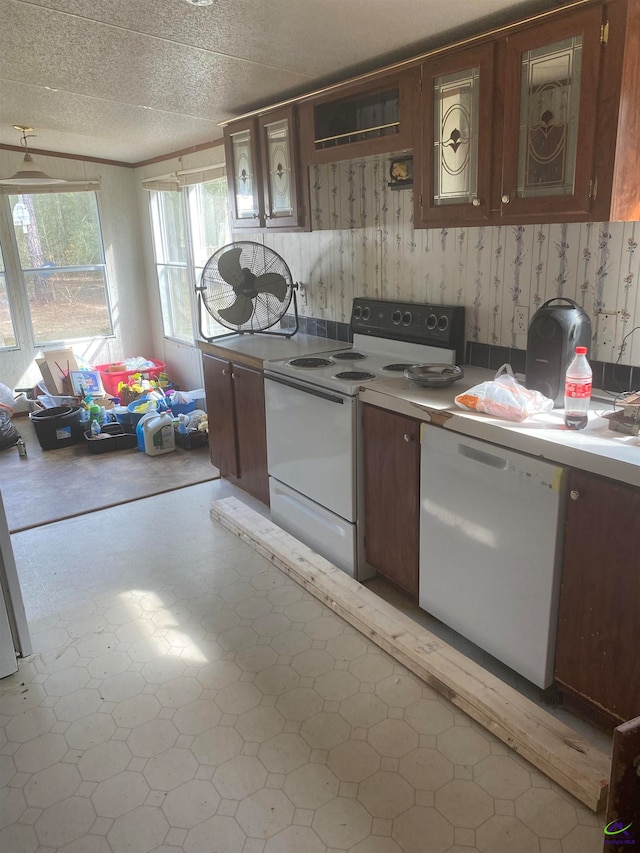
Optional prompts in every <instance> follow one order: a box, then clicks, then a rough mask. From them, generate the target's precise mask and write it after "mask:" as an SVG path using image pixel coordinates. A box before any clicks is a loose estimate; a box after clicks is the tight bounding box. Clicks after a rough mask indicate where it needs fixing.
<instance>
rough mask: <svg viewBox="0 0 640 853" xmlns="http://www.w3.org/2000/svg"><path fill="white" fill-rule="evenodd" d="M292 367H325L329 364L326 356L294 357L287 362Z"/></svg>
mask: <svg viewBox="0 0 640 853" xmlns="http://www.w3.org/2000/svg"><path fill="white" fill-rule="evenodd" d="M289 364H290V365H291V366H292V367H327V366H329V365H330V364H331V362H330V361H329V359H328V358H316V357H313V358H312V357H311V356H309V357H306V358H294V359H293V360H292V361H290V362H289Z"/></svg>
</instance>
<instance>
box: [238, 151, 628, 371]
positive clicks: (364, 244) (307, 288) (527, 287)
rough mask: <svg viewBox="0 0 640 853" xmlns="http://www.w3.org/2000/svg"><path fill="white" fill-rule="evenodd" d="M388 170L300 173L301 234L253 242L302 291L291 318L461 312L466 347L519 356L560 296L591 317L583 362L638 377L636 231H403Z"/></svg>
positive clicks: (576, 227)
mask: <svg viewBox="0 0 640 853" xmlns="http://www.w3.org/2000/svg"><path fill="white" fill-rule="evenodd" d="M390 160H391V158H390V157H388V156H387V157H376V158H368V159H366V160H359V161H347V162H341V163H334V164H328V165H323V166H313V167H311V168H310V188H311V219H312V227H313V231H311V232H309V233H287V234H274V233H270V234H267V235H264V236H263V235H256V236H255V239H257V240H261V241H262V240H264V242H265V243H267V244H268V245H269V246H271V247H272V248H273V249H275V251H277V252H278V253H279V254H281V255H282V257H283V258H284V259H285V261H286V262H287V264H288V266H289V268H290V270H291V273H292V276H293V278H294V280H295V281H297V282H299V283H300V284H301V285H302V287H303V288H304V296H303V298H299V312H300V314H301V315H302V316H308V317H309V318H313V319H314V320H316V321H318V320H320V321H322V320H326V321H327V322H328V323H337V324H341V323H348V322H349V319H350V312H351V303H352V300H353V298H354V297H356V296H371V297H376V298H380V299H402V300H406V301H411V302H434V303H437V304H451V305H464V306H465V307H466V340H467V342H471V343H474V342H475V343H478V344H487V345H490V346H491V347H505V348H508V349H515V350H524V349H525V348H526V341H527V328H528V325H529V321H530V318H531V317H532V316H533V314H534V313H535V311H536V310H537V309H538V308H539V307H540V306H541V305H542V304H543V303H544V302H545V301H547V300H548V299H552V298H554V297H557V296H565V297H569V298H570V299H573V300H574V301H575V302H577V303H578V304H579V305H581V306H582V307H583V308H584V309H585V311H586V312H587V313H588V314H589V316H590V317H591V321H592V325H593V341H592V347H591V351H590V358H591V359H592V360H597V361H600V362H610V363H615V362H617V361H619V362H620V364H626V365H636V366H637V365H640V329H639V330H638V331H636V332H635V333H634V334H631V330H632V329H634V328H635V327H636V326H638V325H640V290H639V288H638V279H639V278H640V250H639V248H638V240H639V239H640V223H638V222H626V223H619V222H618V223H606V222H605V223H568V224H559V225H525V226H507V225H503V226H492V227H488V226H479V227H471V228H448V229H430V230H423V229H415V230H414V228H413V190H412V189H409V188H406V189H402V190H392V189H390V188H389V187H388V186H387V182H388V180H389V171H388V170H389V163H390ZM243 239H244V238H243ZM602 312H604V313H602ZM625 336H626V337H625Z"/></svg>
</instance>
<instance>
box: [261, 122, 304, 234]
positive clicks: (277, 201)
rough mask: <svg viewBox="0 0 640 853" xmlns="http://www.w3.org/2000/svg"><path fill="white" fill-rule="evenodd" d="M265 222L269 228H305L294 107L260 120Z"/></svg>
mask: <svg viewBox="0 0 640 853" xmlns="http://www.w3.org/2000/svg"><path fill="white" fill-rule="evenodd" d="M258 121H259V127H260V148H261V162H262V184H263V191H264V219H265V222H264V224H265V226H266V227H267V228H282V227H285V226H288V227H296V226H299V225H302V224H303V223H302V222H301V221H300V220H301V214H300V212H299V210H298V201H299V199H298V193H297V180H298V161H297V146H296V138H297V137H296V133H295V124H294V121H295V114H294V110H293V108H291V107H283V108H282V109H279V110H273V111H271V112H269V113H267V114H266V115H262V116H260V117H259V120H258Z"/></svg>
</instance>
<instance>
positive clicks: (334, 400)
mask: <svg viewBox="0 0 640 853" xmlns="http://www.w3.org/2000/svg"><path fill="white" fill-rule="evenodd" d="M264 378H265V379H269V380H270V381H271V382H277V383H278V385H285V386H286V387H287V388H294V389H295V390H296V391H302V393H303V394H312V395H313V396H314V397H320V398H321V399H322V400H327V401H328V402H329V403H339V404H340V405H341V406H344V397H338V396H337V395H336V394H329V393H327V392H326V391H320V390H318V389H317V388H310V387H309V386H302V385H298V384H297V383H296V382H288V381H287V380H286V379H281V378H280V377H279V376H272V375H271V374H270V373H265V375H264Z"/></svg>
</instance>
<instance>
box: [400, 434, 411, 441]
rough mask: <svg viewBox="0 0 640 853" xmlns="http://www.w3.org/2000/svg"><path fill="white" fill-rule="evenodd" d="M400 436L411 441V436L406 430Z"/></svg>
mask: <svg viewBox="0 0 640 853" xmlns="http://www.w3.org/2000/svg"><path fill="white" fill-rule="evenodd" d="M402 437H403V438H404V440H405V441H411V436H410V435H408V434H407V433H406V432H405V434H404V435H403V436H402Z"/></svg>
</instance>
